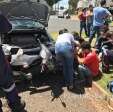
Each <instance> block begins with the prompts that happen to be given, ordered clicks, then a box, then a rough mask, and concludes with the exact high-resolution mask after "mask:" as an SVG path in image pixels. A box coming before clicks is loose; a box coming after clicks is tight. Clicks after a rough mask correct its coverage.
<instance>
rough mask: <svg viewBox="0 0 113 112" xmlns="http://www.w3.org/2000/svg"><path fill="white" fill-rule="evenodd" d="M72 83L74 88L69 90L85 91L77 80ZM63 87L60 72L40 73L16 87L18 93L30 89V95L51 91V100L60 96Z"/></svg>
mask: <svg viewBox="0 0 113 112" xmlns="http://www.w3.org/2000/svg"><path fill="white" fill-rule="evenodd" d="M74 85H75V86H74V89H73V90H72V91H71V92H73V93H75V94H84V93H85V90H84V86H83V85H82V84H81V83H80V82H79V81H78V82H77V81H75V83H74ZM63 87H65V84H64V78H63V75H60V74H59V75H56V74H42V75H39V76H38V77H35V78H33V81H31V82H30V81H29V82H26V81H24V82H19V83H17V88H18V91H19V92H20V93H21V92H24V91H30V95H32V94H37V93H43V92H46V91H51V95H52V97H53V99H52V100H51V101H54V99H55V98H59V97H60V95H61V94H62V93H63V92H64V90H63ZM0 93H1V94H0V97H3V96H4V94H3V93H2V92H0ZM60 100H61V99H60Z"/></svg>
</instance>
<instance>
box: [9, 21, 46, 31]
mask: <svg viewBox="0 0 113 112" xmlns="http://www.w3.org/2000/svg"><path fill="white" fill-rule="evenodd" d="M10 22H11V24H12V28H13V29H35V28H41V27H44V26H43V25H42V24H41V23H39V22H38V21H34V20H31V19H13V20H10Z"/></svg>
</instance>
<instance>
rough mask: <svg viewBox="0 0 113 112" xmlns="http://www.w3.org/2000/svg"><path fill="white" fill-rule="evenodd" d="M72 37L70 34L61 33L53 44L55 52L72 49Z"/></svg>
mask: <svg viewBox="0 0 113 112" xmlns="http://www.w3.org/2000/svg"><path fill="white" fill-rule="evenodd" d="M74 41H75V40H74V37H73V35H72V34H70V33H63V34H61V35H59V36H58V37H57V40H56V43H55V52H56V53H57V52H59V51H60V50H62V49H65V50H66V49H67V48H71V49H72V48H73V43H74Z"/></svg>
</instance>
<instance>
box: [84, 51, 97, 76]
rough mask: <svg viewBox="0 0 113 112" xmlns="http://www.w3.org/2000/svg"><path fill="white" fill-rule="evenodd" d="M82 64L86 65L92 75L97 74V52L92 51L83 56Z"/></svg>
mask: <svg viewBox="0 0 113 112" xmlns="http://www.w3.org/2000/svg"><path fill="white" fill-rule="evenodd" d="M83 64H84V65H86V66H87V67H88V68H89V69H90V71H91V72H92V74H93V76H96V75H98V73H99V59H98V56H97V54H96V53H95V52H94V51H92V52H90V53H89V54H87V55H86V56H85V57H84V61H83Z"/></svg>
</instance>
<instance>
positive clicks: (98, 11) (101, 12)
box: [89, 0, 111, 43]
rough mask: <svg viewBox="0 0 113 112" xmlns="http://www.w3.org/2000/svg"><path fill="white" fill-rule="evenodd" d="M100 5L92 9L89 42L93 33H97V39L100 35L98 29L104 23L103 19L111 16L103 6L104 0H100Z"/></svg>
mask: <svg viewBox="0 0 113 112" xmlns="http://www.w3.org/2000/svg"><path fill="white" fill-rule="evenodd" d="M100 5H101V6H100V7H95V8H94V9H93V29H92V31H91V32H90V39H89V42H90V43H91V42H92V40H93V37H94V36H95V34H97V39H98V37H99V35H100V30H101V29H102V28H103V27H104V25H105V20H106V18H108V17H109V16H111V14H110V12H109V11H108V10H107V9H106V8H104V7H105V5H106V0H101V2H100Z"/></svg>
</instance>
